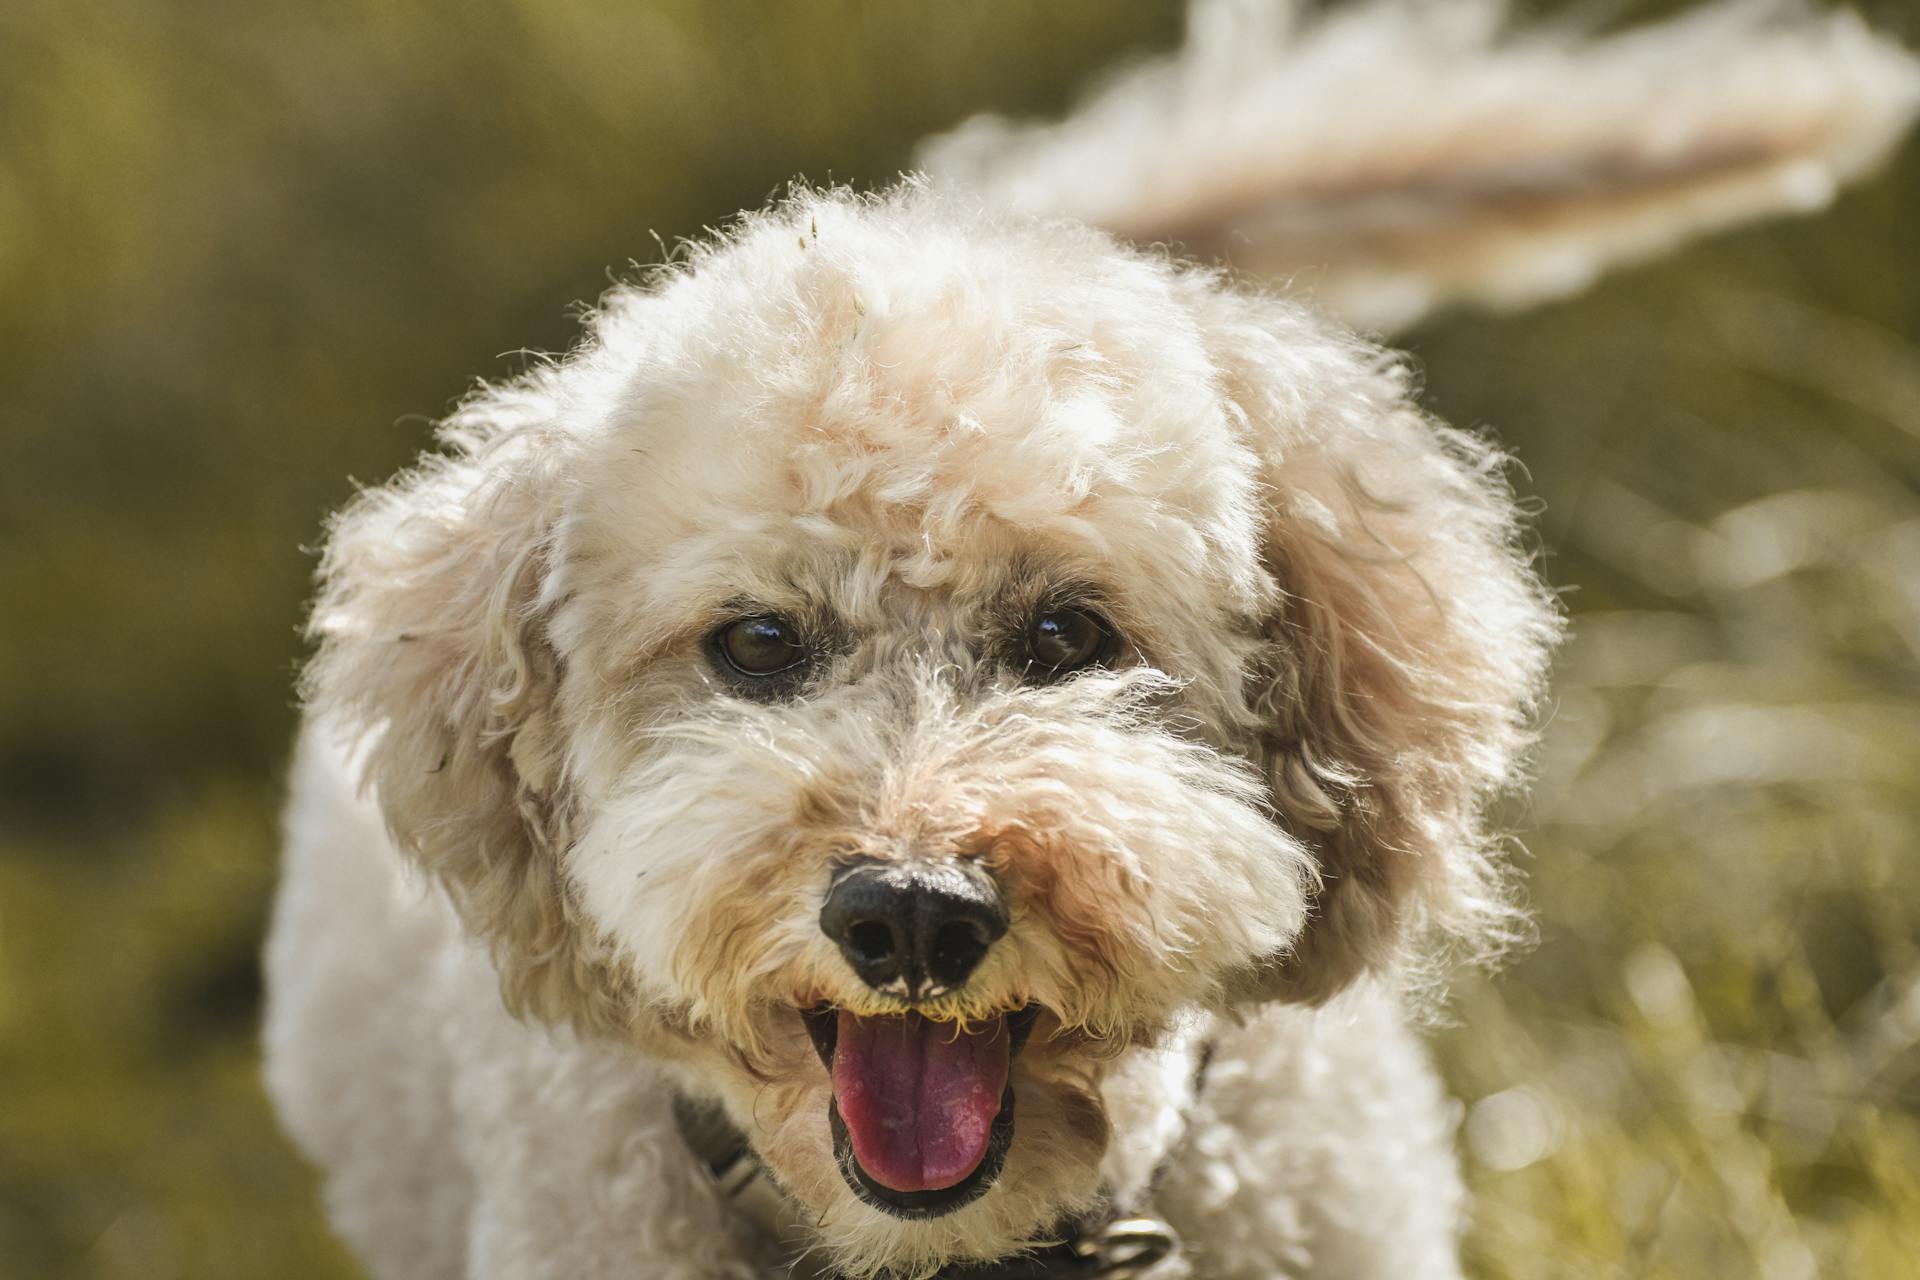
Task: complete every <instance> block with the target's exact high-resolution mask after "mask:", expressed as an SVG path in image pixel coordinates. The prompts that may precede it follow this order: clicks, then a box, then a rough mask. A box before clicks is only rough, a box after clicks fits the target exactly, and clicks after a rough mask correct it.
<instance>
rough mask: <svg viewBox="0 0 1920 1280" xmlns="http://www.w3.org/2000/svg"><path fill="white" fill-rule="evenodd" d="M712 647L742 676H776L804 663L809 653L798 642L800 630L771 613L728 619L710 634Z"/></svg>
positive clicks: (809, 655)
mask: <svg viewBox="0 0 1920 1280" xmlns="http://www.w3.org/2000/svg"><path fill="white" fill-rule="evenodd" d="M713 647H714V651H715V652H716V653H718V654H719V655H720V658H721V660H722V661H723V662H725V663H726V664H727V665H728V666H729V667H732V668H733V669H734V670H735V671H737V672H739V673H740V674H741V675H743V676H777V675H780V674H782V673H784V672H788V671H792V670H794V669H795V668H796V667H800V666H803V665H805V663H806V661H807V659H808V658H809V657H811V656H812V655H811V654H810V653H809V652H808V651H807V646H806V645H805V644H804V643H802V642H801V639H800V629H799V628H798V627H796V626H794V625H793V623H791V622H789V621H787V620H786V619H785V618H782V617H778V616H776V615H773V614H763V615H761V616H759V617H754V618H741V619H739V620H738V621H735V622H729V623H728V624H727V625H726V626H724V627H722V628H720V630H719V631H717V632H715V633H714V637H713Z"/></svg>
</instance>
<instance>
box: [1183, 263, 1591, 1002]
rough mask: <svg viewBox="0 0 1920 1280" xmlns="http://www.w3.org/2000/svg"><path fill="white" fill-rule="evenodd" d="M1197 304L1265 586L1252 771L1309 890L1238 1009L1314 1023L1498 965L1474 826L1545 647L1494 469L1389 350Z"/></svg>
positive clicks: (1251, 311)
mask: <svg viewBox="0 0 1920 1280" xmlns="http://www.w3.org/2000/svg"><path fill="white" fill-rule="evenodd" d="M1208 303H1209V305H1210V307H1211V309H1212V312H1213V316H1214V326H1213V341H1214V345H1215V352H1216V361H1217V363H1218V366H1219V368H1220V369H1221V373H1222V377H1223V378H1224V380H1225V385H1226V391H1227V394H1228V396H1229V397H1230V399H1231V402H1232V403H1233V405H1235V406H1236V407H1237V410H1238V414H1239V416H1240V417H1241V420H1242V423H1243V428H1244V432H1245V438H1246V443H1247V445H1248V447H1249V448H1250V449H1251V450H1252V451H1253V452H1254V454H1255V455H1256V456H1257V457H1258V459H1259V465H1260V467H1261V472H1262V480H1263V482H1264V485H1265V488H1266V493H1267V500H1266V511H1265V519H1266V531H1265V541H1264V556H1265V560H1266V568H1267V570H1268V572H1269V573H1270V574H1271V575H1272V577H1273V579H1274V581H1275V583H1276V584H1277V587H1278V593H1277V595H1276V597H1275V603H1274V605H1273V607H1272V610H1271V613H1270V615H1269V616H1268V617H1267V619H1266V620H1265V622H1264V624H1263V626H1264V630H1265V633H1266V638H1267V644H1266V646H1265V649H1264V652H1263V656H1262V658H1261V660H1260V662H1259V664H1258V665H1259V668H1260V669H1259V670H1258V671H1256V672H1255V675H1254V679H1253V682H1252V685H1251V688H1252V690H1253V693H1252V696H1251V697H1250V698H1249V702H1250V704H1251V710H1252V712H1253V715H1254V718H1255V721H1256V723H1257V725H1258V729H1257V734H1258V737H1259V743H1258V747H1257V749H1256V754H1257V755H1258V756H1259V757H1260V758H1261V760H1262V763H1263V764H1264V766H1265V768H1266V771H1267V774H1268V777H1269V779H1270V781H1271V787H1272V795H1273V801H1274V805H1275V808H1276V811H1277V813H1278V815H1279V817H1280V819H1281V820H1282V821H1283V822H1285V823H1286V824H1288V826H1289V827H1291V828H1292V829H1293V830H1294V831H1295V832H1296V833H1297V834H1298V835H1299V836H1300V837H1301V838H1302V839H1303V840H1305V841H1307V842H1308V843H1309V844H1310V845H1312V846H1313V848H1314V849H1315V851H1316V853H1317V855H1318V858H1319V863H1320V869H1321V872H1322V878H1323V884H1322V888H1321V890H1320V892H1319V896H1318V900H1317V902H1316V903H1315V908H1314V911H1313V914H1312V918H1311V920H1310V923H1309V924H1308V926H1307V930H1306V932H1305V934H1304V935H1303V936H1302V937H1301V939H1300V940H1299V942H1298V944H1297V945H1296V947H1295V948H1294V949H1293V950H1292V951H1291V952H1289V953H1288V954H1287V955H1285V956H1282V957H1276V958H1275V960H1274V962H1273V963H1272V964H1271V965H1269V966H1267V967H1266V969H1265V971H1264V972H1262V973H1261V974H1259V975H1257V977H1256V978H1255V979H1254V980H1252V981H1251V982H1250V983H1249V985H1248V990H1246V991H1245V992H1243V993H1241V994H1247V995H1252V996H1254V997H1255V998H1262V999H1275V998H1278V999H1288V1000H1297V1001H1303V1002H1307V1003H1318V1002H1320V1001H1323V1000H1325V999H1327V998H1328V997H1330V996H1331V995H1333V994H1335V993H1336V992H1338V991H1339V990H1341V989H1342V988H1343V987H1345V986H1346V985H1347V984H1348V983H1349V982H1351V981H1352V980H1353V979H1354V978H1355V977H1356V976H1358V975H1359V974H1361V973H1362V972H1365V971H1367V970H1369V969H1396V968H1404V967H1405V966H1406V964H1407V963H1408V962H1416V963H1417V962H1419V961H1420V960H1421V959H1423V958H1428V957H1431V956H1433V955H1435V954H1436V953H1444V952H1445V951H1447V950H1448V949H1449V946H1450V947H1451V949H1459V948H1461V947H1464V948H1466V949H1468V950H1471V951H1473V952H1479V953H1484V952H1491V951H1494V950H1497V949H1498V948H1499V946H1500V945H1501V944H1502V943H1503V942H1506V941H1509V940H1511V938H1512V934H1513V932H1514V931H1515V929H1516V927H1517V925H1518V923H1519V919H1520V918H1519V916H1518V913H1517V912H1516V911H1515V910H1514V909H1513V907H1512V906H1511V904H1510V900H1509V897H1508V894H1507V892H1506V889H1505V886H1504V884H1503V875H1502V870H1501V864H1500V862H1499V860H1498V858H1497V856H1496V851H1495V848H1494V841H1493V839H1492V838H1491V837H1490V836H1489V834H1488V832H1487V830H1486V827H1485V824H1484V819H1483V810H1484V808H1485V807H1486V805H1487V803H1488V802H1489V801H1490V800H1491V799H1492V798H1493V797H1494V796H1495V795H1496V794H1497V793H1499V792H1501V791H1502V790H1504V789H1506V788H1508V787H1510V786H1512V785H1514V784H1515V783H1517V782H1518V780H1519V772H1520V769H1521V767H1522V763H1523V761H1522V757H1523V755H1524V753H1525V750H1526V748H1527V746H1528V745H1529V743H1530V741H1531V732H1530V721H1531V716H1532V710H1533V707H1534V704H1535V701H1536V699H1537V697H1538V696H1539V694H1540V692H1541V683H1542V679H1543V676H1544V672H1545V667H1546V661H1547V656H1548V651H1549V649H1550V648H1551V646H1552V643H1553V641H1554V639H1555V638H1556V636H1557V634H1558V630H1559V620H1558V615H1557V611H1556V610H1555V608H1554V605H1553V602H1552V599H1551V597H1550V596H1549V594H1548V593H1547V591H1546V589H1545V588H1544V586H1543V585H1542V583H1541V582H1540V580H1539V579H1538V578H1537V577H1536V576H1535V574H1534V572H1533V570H1532V568H1531V567H1530V565H1529V562H1528V556H1527V555H1526V553H1525V552H1524V551H1523V550H1522V548H1521V546H1520V529H1519V519H1518V513H1517V511H1516V507H1515V503H1514V499H1513V496H1512V494H1511V492H1510V491H1509V489H1508V487H1507V484H1506V482H1505V479H1504V477H1503V476H1502V474H1501V469H1502V466H1503V464H1504V462H1505V459H1504V458H1503V456H1502V455H1501V454H1500V453H1499V452H1498V451H1496V450H1495V449H1493V448H1491V447H1490V446H1488V445H1487V444H1485V443H1484V442H1482V441H1480V440H1478V439H1476V438H1474V437H1472V436H1469V435H1467V434H1465V433H1462V432H1458V431H1454V430H1451V429H1449V428H1447V427H1444V426H1442V425H1440V424H1438V423H1436V422H1433V421H1432V420H1430V419H1429V418H1427V417H1426V416H1425V415H1424V414H1423V413H1421V411H1420V410H1419V409H1418V408H1417V407H1415V405H1414V404H1413V403H1412V401H1411V400H1410V398H1409V381H1410V379H1409V377H1408V375H1407V373H1406V371H1405V369H1404V368H1403V367H1402V366H1401V365H1399V364H1397V363H1395V362H1394V361H1393V360H1392V359H1391V358H1390V357H1388V356H1387V355H1386V353H1384V352H1381V351H1378V350H1376V349H1374V348H1372V347H1369V346H1366V345H1365V344H1362V343H1360V342H1358V341H1357V340H1352V339H1347V338H1343V337H1340V336H1336V335H1332V334H1330V333H1329V332H1328V330H1327V328H1326V327H1325V326H1324V325H1323V323H1322V322H1320V321H1318V320H1317V319H1314V318H1313V317H1311V316H1308V315H1307V314H1306V313H1304V312H1303V311H1301V310H1300V309H1298V308H1296V307H1294V306H1292V305H1291V304H1288V303H1284V302H1280V301H1277V300H1273V299H1266V298H1259V297H1252V296H1247V295H1240V294H1220V293H1215V294H1213V295H1212V296H1211V297H1210V298H1209V299H1208ZM1434 943H1439V944H1442V945H1440V946H1439V947H1438V948H1436V947H1434V946H1433V945H1431V944H1434Z"/></svg>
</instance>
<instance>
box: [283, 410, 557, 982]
mask: <svg viewBox="0 0 1920 1280" xmlns="http://www.w3.org/2000/svg"><path fill="white" fill-rule="evenodd" d="M553 406H554V399H553V397H552V396H551V394H549V392H548V391H547V389H546V387H545V385H544V384H543V382H542V381H541V378H540V375H534V376H532V377H530V378H527V379H524V380H522V381H520V382H517V383H513V384H509V385H507V386H505V387H501V388H494V389H487V390H484V391H482V392H481V393H479V394H478V395H476V396H475V397H474V398H473V399H471V400H469V401H468V403H467V404H466V405H465V406H463V407H462V409H461V410H460V411H459V412H457V413H456V414H455V415H454V416H453V417H452V418H451V419H449V420H448V422H447V423H446V424H445V425H444V426H443V427H442V429H441V432H440V437H441V440H442V442H443V444H444V445H445V446H446V451H445V452H444V453H441V454H437V455H432V456H429V457H427V458H426V459H424V460H423V461H422V462H421V463H420V464H419V465H418V466H417V467H415V469H413V470H412V471H410V472H406V473H404V474H402V475H400V476H399V477H397V478H395V479H394V480H392V481H391V482H389V483H388V484H386V485H383V486H381V487H380V488H377V489H370V490H367V491H365V492H363V493H361V494H360V495H359V497H358V498H357V499H356V500H355V501H354V502H353V503H352V504H351V505H350V506H349V507H347V509H346V510H344V511H343V512H341V513H340V514H339V515H338V516H337V517H336V518H335V519H334V520H333V522H332V524H331V526H330V529H329V531H328V536H327V541H326V547H325V551H324V554H323V556H322V559H321V564H320V572H319V581H320V591H319V596H318V599H317V600H316V602H315V606H314V610H313V615H312V617H311V619H310V621H309V623H308V632H309V635H310V636H311V637H312V639H314V640H315V641H316V642H317V643H318V650H317V652H316V653H315V655H314V657H313V659H312V661H311V663H310V664H309V665H308V667H307V670H306V673H305V678H304V680H303V692H304V694H305V698H306V702H307V704H308V706H309V708H310V709H311V710H312V711H313V712H314V713H316V714H317V715H319V716H323V717H325V719H326V720H327V721H328V722H330V723H331V724H332V725H334V726H336V727H338V728H339V729H340V730H342V731H343V732H344V734H345V735H346V736H349V737H351V738H353V739H357V740H360V741H362V742H363V743H364V750H363V751H362V752H361V753H360V755H359V758H360V759H361V760H362V761H363V769H364V772H363V775H362V781H363V785H366V786H368V787H370V788H372V790H373V791H374V793H375V794H376V796H377V798H378V801H379V804H380V807H381V810H382V812H383V813H384V815H385V817H386V821H387V825H388V827H389V829H390V830H391V832H392V834H393V836H394V839H395V840H396V842H397V843H398V844H399V846H400V848H401V849H402V851H403V852H405V854H406V855H407V856H408V857H409V858H410V859H411V860H412V861H414V862H415V863H416V864H418V865H419V866H420V867H422V868H423V869H424V870H426V871H427V872H428V873H429V874H430V875H431V876H432V877H433V878H434V879H435V880H436V881H438V882H439V883H440V884H441V885H443V886H444V887H445V889H446V891H447V893H448V895H449V896H450V897H451V898H452V900H453V903H454V905H455V907H456V908H457V909H458V911H459V912H460V915H461V916H462V918H463V919H464V921H465V923H466V925H467V928H468V929H469V930H470V931H471V932H473V933H474V934H475V935H477V936H478V937H480V938H482V939H484V940H485V941H486V942H487V943H488V944H489V946H490V947H491V949H492V952H493V955H494V960H495V963H496V965H497V966H498V968H499V971H500V979H501V990H502V994H503V995H504V997H505V998H506V1001H507V1004H508V1006H509V1007H510V1008H512V1009H514V1010H515V1011H516V1012H521V1013H526V1014H531V1015H533V1016H538V1017H544V1018H548V1019H556V1018H561V1017H577V1016H579V1015H580V1014H581V1013H582V1011H583V1009H585V1008H587V1005H585V1004H583V1000H585V1001H587V1002H588V1003H590V1002H591V999H592V997H591V992H592V990H593V987H594V984H593V983H592V982H591V981H590V977H589V970H590V968H591V962H590V961H589V959H588V958H587V957H585V956H582V955H581V954H579V943H578V941H577V939H578V938H579V937H580V936H582V935H581V934H580V933H579V932H578V931H576V930H575V929H573V928H571V927H570V926H569V924H568V912H569V909H570V908H569V903H568V898H567V895H566V893H565V891H564V888H563V882H562V879H561V871H560V855H561V853H562V851H563V850H564V848H565V846H566V841H567V826H568V822H569V812H568V810H569V805H568V800H567V795H566V790H565V787H564V784H563V782H562V780H561V778H562V771H561V757H560V749H561V744H560V741H559V737H558V735H557V733H556V726H555V722H554V699H555V692H556V686H557V682H558V679H559V675H560V670H559V659H558V657H557V655H556V653H555V651H554V649H553V648H552V646H551V645H550V644H549V643H548V640H547V637H546V623H547V619H548V602H547V601H545V600H544V599H543V598H542V587H543V584H544V583H545V581H546V580H547V577H548V573H549V562H550V557H551V554H552V543H553V536H554V531H555V525H556V521H557V508H558V504H559V499H560V496H561V489H562V485H563V476H564V474H565V471H566V466H567V461H568V458H569V454H570V451H571V446H570V444H569V441H568V439H567V437H566V435H565V433H563V432H562V431H561V429H560V428H559V427H558V426H557V424H556V423H555V420H554V416H555V415H554V412H553ZM588 1011H589V1012H590V1011H591V1010H590V1009H589V1010H588Z"/></svg>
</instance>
